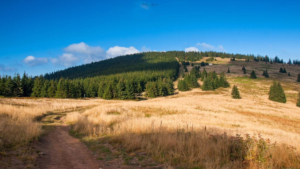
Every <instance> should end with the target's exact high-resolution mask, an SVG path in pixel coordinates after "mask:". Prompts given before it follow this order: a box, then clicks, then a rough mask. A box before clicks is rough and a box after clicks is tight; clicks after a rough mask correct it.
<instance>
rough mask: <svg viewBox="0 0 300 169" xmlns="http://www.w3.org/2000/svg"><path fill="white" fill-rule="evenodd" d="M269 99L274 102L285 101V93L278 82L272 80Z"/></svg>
mask: <svg viewBox="0 0 300 169" xmlns="http://www.w3.org/2000/svg"><path fill="white" fill-rule="evenodd" d="M269 99H270V100H272V101H275V102H280V103H286V97H285V93H284V90H283V88H282V87H281V84H280V83H279V82H276V81H274V82H273V85H271V87H270V92H269Z"/></svg>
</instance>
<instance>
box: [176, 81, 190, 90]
mask: <svg viewBox="0 0 300 169" xmlns="http://www.w3.org/2000/svg"><path fill="white" fill-rule="evenodd" d="M178 90H179V91H188V90H190V88H189V86H188V84H187V83H186V81H185V80H179V81H178Z"/></svg>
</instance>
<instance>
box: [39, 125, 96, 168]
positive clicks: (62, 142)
mask: <svg viewBox="0 0 300 169" xmlns="http://www.w3.org/2000/svg"><path fill="white" fill-rule="evenodd" d="M68 131H69V127H68V126H59V127H56V129H55V131H54V132H52V133H50V134H48V135H47V136H45V137H43V138H42V139H41V141H40V143H39V144H40V145H39V147H41V148H40V151H41V152H40V157H39V158H38V160H37V164H38V168H43V169H57V168H60V169H69V168H74V169H93V168H95V169H96V168H100V166H101V163H100V161H98V160H96V157H95V156H94V155H93V154H92V152H91V151H90V150H89V149H88V148H87V147H86V145H85V144H84V143H82V142H81V141H79V140H78V139H76V138H74V137H71V136H70V135H69V132H68Z"/></svg>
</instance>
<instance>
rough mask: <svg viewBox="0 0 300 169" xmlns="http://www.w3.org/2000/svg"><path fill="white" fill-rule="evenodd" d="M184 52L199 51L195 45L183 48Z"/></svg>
mask: <svg viewBox="0 0 300 169" xmlns="http://www.w3.org/2000/svg"><path fill="white" fill-rule="evenodd" d="M184 51H185V52H199V49H198V48H196V47H189V48H185V49H184Z"/></svg>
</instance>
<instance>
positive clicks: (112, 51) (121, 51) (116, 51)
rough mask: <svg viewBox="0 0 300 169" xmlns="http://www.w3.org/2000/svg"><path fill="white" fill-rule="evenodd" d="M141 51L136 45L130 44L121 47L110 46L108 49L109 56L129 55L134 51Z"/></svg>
mask: <svg viewBox="0 0 300 169" xmlns="http://www.w3.org/2000/svg"><path fill="white" fill-rule="evenodd" d="M139 52H140V51H139V50H137V49H136V48H135V47H133V46H130V47H129V48H126V47H121V46H114V47H110V48H109V49H108V50H107V51H106V54H107V58H113V57H116V56H122V55H129V54H134V53H139Z"/></svg>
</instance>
